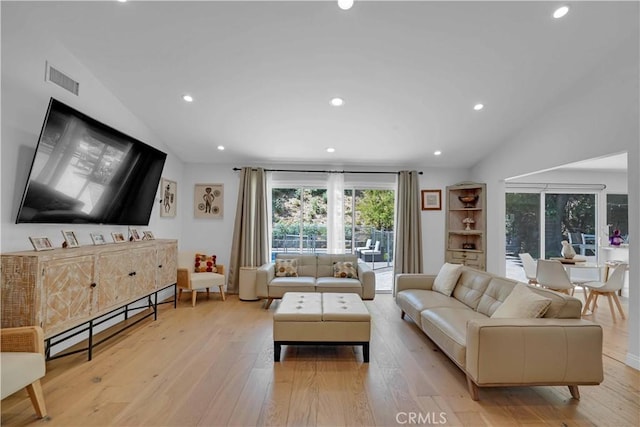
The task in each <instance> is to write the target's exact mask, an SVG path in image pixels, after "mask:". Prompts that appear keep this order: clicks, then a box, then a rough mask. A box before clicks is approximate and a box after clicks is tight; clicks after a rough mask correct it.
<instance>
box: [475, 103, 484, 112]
mask: <svg viewBox="0 0 640 427" xmlns="http://www.w3.org/2000/svg"><path fill="white" fill-rule="evenodd" d="M483 108H484V104H476V105H474V106H473V109H474V110H476V111H480V110H482V109H483Z"/></svg>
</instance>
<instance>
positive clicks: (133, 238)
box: [129, 228, 142, 242]
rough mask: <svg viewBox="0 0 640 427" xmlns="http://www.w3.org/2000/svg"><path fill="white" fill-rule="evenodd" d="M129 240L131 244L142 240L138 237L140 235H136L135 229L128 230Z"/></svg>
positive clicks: (136, 230)
mask: <svg viewBox="0 0 640 427" xmlns="http://www.w3.org/2000/svg"><path fill="white" fill-rule="evenodd" d="M129 240H131V241H133V242H137V241H139V240H142V238H141V237H140V233H138V229H137V228H129Z"/></svg>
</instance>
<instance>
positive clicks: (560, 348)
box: [395, 267, 603, 400]
mask: <svg viewBox="0 0 640 427" xmlns="http://www.w3.org/2000/svg"><path fill="white" fill-rule="evenodd" d="M435 279H436V276H435V275H426V274H400V275H398V276H397V277H396V288H395V292H396V303H397V305H398V306H399V307H400V308H401V310H402V318H403V319H404V318H405V314H407V315H409V316H410V317H411V319H413V321H414V322H415V324H416V325H417V326H418V327H420V329H421V330H422V331H423V332H424V333H425V334H426V335H427V336H428V337H429V338H430V339H431V340H432V341H433V342H434V343H435V344H436V345H437V346H438V347H440V349H441V350H442V351H443V352H444V353H445V354H446V355H447V356H448V357H449V358H450V359H451V360H452V361H453V362H454V363H455V364H457V365H458V366H459V367H460V368H461V369H462V370H463V371H464V372H465V374H466V376H467V385H468V388H469V393H470V394H471V397H472V398H473V399H474V400H478V397H479V389H478V387H495V386H535V385H566V386H568V387H569V391H570V392H571V395H572V396H573V397H574V398H576V399H579V398H580V395H579V392H578V386H579V385H596V384H600V383H601V382H602V379H603V369H602V328H601V327H600V325H597V324H595V323H592V322H589V321H586V320H582V319H581V316H580V310H581V305H582V303H581V302H580V300H578V299H576V298H573V297H570V296H568V295H564V294H559V293H556V292H553V291H549V290H545V289H542V288H538V287H534V286H531V285H525V284H524V283H518V282H516V281H513V280H509V279H506V278H502V277H498V276H495V275H492V274H490V273H487V272H483V271H478V270H474V269H472V268H469V267H461V269H460V273H459V277H457V278H456V279H454V280H455V287H454V288H453V292H452V294H451V296H446V295H445V294H443V293H441V290H440V291H435V290H434V281H435ZM516 286H518V287H519V288H518V289H516ZM524 288H526V289H524ZM514 290H516V291H517V292H514V296H515V295H516V294H518V295H519V294H521V293H526V294H527V295H530V293H529V292H528V291H532V293H533V294H534V295H538V296H542V297H545V298H548V299H550V300H551V302H550V305H549V306H548V308H547V309H546V312H545V313H544V314H543V316H542V317H541V318H518V316H514V317H513V318H496V317H495V314H494V313H495V312H496V310H498V308H499V307H500V306H501V305H502V304H503V302H504V301H505V299H506V298H507V297H508V296H509V295H510V294H511V293H512V291H514ZM445 293H446V292H445ZM534 298H539V297H535V296H534ZM512 301H514V298H513V297H512V298H511V301H510V302H509V304H505V307H503V309H506V308H511V307H512V304H511V302H512ZM507 305H508V306H509V307H507ZM502 311H503V312H504V311H505V310H502ZM507 311H508V310H507ZM492 315H494V317H493V318H492V317H491V316H492Z"/></svg>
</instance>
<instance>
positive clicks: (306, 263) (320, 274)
mask: <svg viewBox="0 0 640 427" xmlns="http://www.w3.org/2000/svg"><path fill="white" fill-rule="evenodd" d="M279 260H291V261H292V264H293V265H295V268H294V269H295V270H296V271H295V275H289V276H288V277H278V276H277V275H276V268H275V267H276V263H275V262H270V263H267V264H265V265H262V266H260V267H259V268H258V269H257V270H256V292H257V295H258V297H260V298H266V299H267V303H266V305H265V308H269V306H270V305H271V302H272V301H273V300H274V299H280V298H282V296H283V295H284V294H285V293H286V292H340V293H356V294H358V295H360V297H361V298H362V299H367V300H372V299H373V298H374V296H375V289H376V275H375V273H374V272H373V270H372V269H371V267H369V266H368V265H367V264H365V263H362V262H358V257H357V256H356V255H352V254H287V253H283V254H277V255H276V262H278V261H279ZM336 262H341V263H344V262H350V263H352V264H353V266H354V268H355V269H356V271H357V273H356V276H357V277H353V278H350V277H335V273H334V264H335V263H336Z"/></svg>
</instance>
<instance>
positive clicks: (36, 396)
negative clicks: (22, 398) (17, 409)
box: [26, 380, 47, 418]
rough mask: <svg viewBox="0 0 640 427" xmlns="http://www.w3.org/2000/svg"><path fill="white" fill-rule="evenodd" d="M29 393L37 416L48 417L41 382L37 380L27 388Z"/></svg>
mask: <svg viewBox="0 0 640 427" xmlns="http://www.w3.org/2000/svg"><path fill="white" fill-rule="evenodd" d="M26 389H27V393H29V398H30V399H31V403H32V404H33V407H34V409H35V410H36V414H37V415H38V418H43V417H46V416H47V408H46V407H45V405H44V394H43V393H42V385H41V384H40V380H35V381H34V382H32V383H31V384H29V385H28V386H27V387H26Z"/></svg>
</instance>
